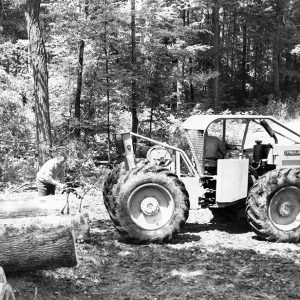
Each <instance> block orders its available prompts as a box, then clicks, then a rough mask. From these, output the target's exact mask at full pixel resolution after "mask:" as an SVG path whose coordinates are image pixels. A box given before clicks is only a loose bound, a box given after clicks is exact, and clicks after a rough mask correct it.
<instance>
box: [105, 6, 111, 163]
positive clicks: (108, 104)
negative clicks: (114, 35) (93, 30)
mask: <svg viewBox="0 0 300 300" xmlns="http://www.w3.org/2000/svg"><path fill="white" fill-rule="evenodd" d="M104 5H105V7H106V5H107V3H106V0H105V1H104ZM104 43H105V45H104V54H105V73H106V98H107V153H108V155H107V158H108V161H109V162H110V81H109V75H110V74H109V51H108V41H107V21H105V22H104Z"/></svg>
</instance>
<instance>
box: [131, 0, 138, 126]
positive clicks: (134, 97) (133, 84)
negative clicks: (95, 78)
mask: <svg viewBox="0 0 300 300" xmlns="http://www.w3.org/2000/svg"><path fill="white" fill-rule="evenodd" d="M131 47H132V48H131V64H132V72H133V76H135V71H136V26H135V0H131ZM131 115H132V132H137V130H138V125H139V120H138V116H137V82H136V79H135V78H134V77H133V78H132V81H131Z"/></svg>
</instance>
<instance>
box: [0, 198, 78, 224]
mask: <svg viewBox="0 0 300 300" xmlns="http://www.w3.org/2000/svg"><path fill="white" fill-rule="evenodd" d="M2 197H3V196H2ZM10 197H11V198H6V199H0V219H5V218H20V217H37V216H48V215H60V212H61V210H62V209H63V207H64V205H65V203H66V198H65V196H63V195H54V196H45V197H37V198H33V199H32V198H31V199H14V198H12V196H10ZM70 203H71V201H70ZM71 204H72V203H71Z"/></svg>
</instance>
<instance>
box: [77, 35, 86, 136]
mask: <svg viewBox="0 0 300 300" xmlns="http://www.w3.org/2000/svg"><path fill="white" fill-rule="evenodd" d="M83 54H84V41H83V40H80V41H79V55H78V70H77V89H76V96H75V119H76V127H75V135H76V136H77V137H79V136H80V122H81V120H80V115H81V112H80V106H81V105H80V104H81V92H82V72H83Z"/></svg>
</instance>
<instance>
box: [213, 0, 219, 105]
mask: <svg viewBox="0 0 300 300" xmlns="http://www.w3.org/2000/svg"><path fill="white" fill-rule="evenodd" d="M219 10H220V7H219V5H218V4H215V5H214V6H213V32H214V50H215V52H214V54H215V57H214V60H215V62H214V67H215V71H216V72H218V75H217V76H216V78H215V79H214V108H215V110H217V109H218V108H219V106H220V24H219V23H220V22H219Z"/></svg>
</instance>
